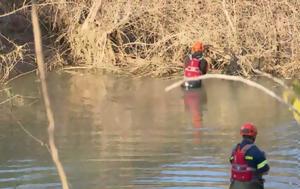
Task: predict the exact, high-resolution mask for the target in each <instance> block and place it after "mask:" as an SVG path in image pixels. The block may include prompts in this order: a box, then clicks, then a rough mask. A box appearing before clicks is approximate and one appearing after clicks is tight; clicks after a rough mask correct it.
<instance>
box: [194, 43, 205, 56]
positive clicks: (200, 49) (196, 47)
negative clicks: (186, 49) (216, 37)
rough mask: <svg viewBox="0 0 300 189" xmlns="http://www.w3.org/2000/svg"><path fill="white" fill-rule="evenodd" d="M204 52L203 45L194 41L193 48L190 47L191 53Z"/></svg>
mask: <svg viewBox="0 0 300 189" xmlns="http://www.w3.org/2000/svg"><path fill="white" fill-rule="evenodd" d="M203 51H204V46H203V43H202V42H200V41H196V42H195V43H194V44H193V46H192V52H193V53H194V52H203Z"/></svg>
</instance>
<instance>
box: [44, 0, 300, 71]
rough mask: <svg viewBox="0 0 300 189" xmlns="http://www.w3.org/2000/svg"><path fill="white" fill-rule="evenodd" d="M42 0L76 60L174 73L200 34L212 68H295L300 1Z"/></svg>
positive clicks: (113, 67) (47, 18) (98, 65)
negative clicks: (234, 65) (233, 65)
mask: <svg viewBox="0 0 300 189" xmlns="http://www.w3.org/2000/svg"><path fill="white" fill-rule="evenodd" d="M40 3H41V5H40V9H42V12H43V15H42V17H43V22H44V23H47V24H46V25H48V26H51V27H50V28H49V29H51V31H52V32H54V33H56V35H57V39H58V40H57V44H58V45H62V46H63V47H64V48H65V49H67V50H68V51H67V53H68V55H71V62H73V64H75V65H82V64H84V65H85V66H91V67H94V68H103V67H104V68H106V67H107V68H108V69H110V70H122V71H126V72H129V73H132V74H134V75H151V76H165V75H168V74H178V73H180V70H182V68H181V65H182V60H183V57H184V55H186V53H187V52H188V48H189V47H190V46H191V44H192V43H193V42H194V41H195V40H201V41H203V42H204V43H205V44H207V46H208V47H209V48H208V50H207V52H206V54H207V56H208V57H209V59H210V60H211V62H212V64H213V66H214V68H215V69H217V70H230V69H232V68H231V66H230V65H231V64H237V66H236V67H234V69H237V71H236V72H235V73H237V74H239V75H244V76H245V75H248V74H250V73H252V68H254V69H260V70H263V71H267V72H268V73H272V74H275V75H279V76H283V77H293V76H295V75H296V74H297V72H298V70H299V67H300V66H299V64H300V52H299V49H300V43H299V42H300V35H298V33H299V29H300V22H299V20H300V14H299V10H300V2H299V1H298V0H279V1H272V0H239V1H237V0H221V1H220V0H218V1H217V0H202V1H198V0H190V1H189V2H188V3H187V2H186V1H163V0H144V1H141V0H131V1H128V0H116V1H111V0H69V1H66V0H41V1H40ZM233 57H236V59H235V60H234V59H233ZM68 58H70V56H68ZM234 61H235V62H234ZM226 73H231V72H230V71H229V72H226Z"/></svg>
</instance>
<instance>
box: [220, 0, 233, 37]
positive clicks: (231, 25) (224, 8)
mask: <svg viewBox="0 0 300 189" xmlns="http://www.w3.org/2000/svg"><path fill="white" fill-rule="evenodd" d="M222 5H223V12H224V14H225V16H226V18H227V21H228V23H229V26H230V28H231V31H232V33H233V35H234V36H235V33H236V32H235V28H234V26H233V23H232V21H231V19H230V16H229V13H228V11H227V9H226V0H223V1H222Z"/></svg>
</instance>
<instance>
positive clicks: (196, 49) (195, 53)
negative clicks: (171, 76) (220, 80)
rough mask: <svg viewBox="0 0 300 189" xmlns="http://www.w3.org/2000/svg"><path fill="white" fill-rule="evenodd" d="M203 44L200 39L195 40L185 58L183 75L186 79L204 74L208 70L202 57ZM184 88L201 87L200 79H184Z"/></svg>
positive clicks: (206, 63)
mask: <svg viewBox="0 0 300 189" xmlns="http://www.w3.org/2000/svg"><path fill="white" fill-rule="evenodd" d="M203 53H204V45H203V43H202V42H200V41H196V42H195V43H194V44H193V46H192V48H191V54H189V55H188V56H187V57H186V58H185V60H184V63H185V66H184V67H185V68H184V77H185V78H187V79H191V78H196V77H199V76H201V75H205V74H206V73H207V71H208V62H207V61H206V59H205V58H204V54H203ZM183 87H184V88H186V89H190V88H198V87H201V81H200V80H197V81H186V82H185V83H184V84H183Z"/></svg>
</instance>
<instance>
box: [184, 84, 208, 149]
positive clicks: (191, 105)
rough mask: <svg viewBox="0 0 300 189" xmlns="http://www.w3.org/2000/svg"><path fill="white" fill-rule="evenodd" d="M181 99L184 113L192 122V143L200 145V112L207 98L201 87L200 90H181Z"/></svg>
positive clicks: (203, 88)
mask: <svg viewBox="0 0 300 189" xmlns="http://www.w3.org/2000/svg"><path fill="white" fill-rule="evenodd" d="M183 93H184V95H183V99H184V105H185V108H186V111H187V112H188V113H189V114H190V116H189V119H190V120H192V124H193V130H194V142H195V143H196V144H199V143H200V138H201V129H202V112H203V111H204V110H203V107H204V106H205V105H206V101H207V99H206V98H207V96H206V90H205V87H204V86H203V87H202V88H201V89H191V90H183Z"/></svg>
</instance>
